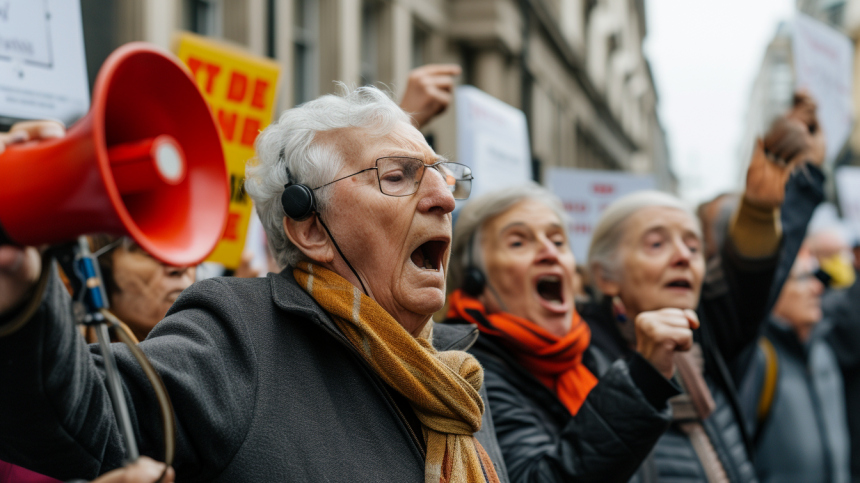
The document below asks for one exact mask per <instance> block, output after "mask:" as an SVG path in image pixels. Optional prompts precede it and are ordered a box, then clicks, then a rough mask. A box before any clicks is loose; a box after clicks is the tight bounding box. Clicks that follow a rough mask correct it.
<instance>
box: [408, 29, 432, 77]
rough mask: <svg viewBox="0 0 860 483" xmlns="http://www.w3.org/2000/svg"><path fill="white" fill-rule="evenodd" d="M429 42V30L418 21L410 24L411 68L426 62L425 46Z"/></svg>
mask: <svg viewBox="0 0 860 483" xmlns="http://www.w3.org/2000/svg"><path fill="white" fill-rule="evenodd" d="M429 44H430V30H429V29H428V28H426V27H424V26H423V25H421V24H420V23H418V22H413V24H412V68H413V69H414V68H416V67H421V66H422V65H424V64H426V63H427V57H428V56H427V48H428V45H429Z"/></svg>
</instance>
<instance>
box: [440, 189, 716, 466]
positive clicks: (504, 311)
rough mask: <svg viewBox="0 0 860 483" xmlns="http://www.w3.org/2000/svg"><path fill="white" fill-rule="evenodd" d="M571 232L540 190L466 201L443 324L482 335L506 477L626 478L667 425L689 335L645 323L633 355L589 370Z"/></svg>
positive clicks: (677, 326) (675, 327) (681, 328)
mask: <svg viewBox="0 0 860 483" xmlns="http://www.w3.org/2000/svg"><path fill="white" fill-rule="evenodd" d="M566 226H567V223H566V217H565V214H564V211H563V209H562V208H561V204H560V202H559V201H558V199H557V198H556V197H555V196H554V195H552V194H551V193H549V192H548V191H546V190H545V189H543V188H541V187H539V186H537V185H526V186H521V187H516V188H508V189H505V190H504V191H498V192H495V193H491V194H487V195H484V196H483V197H481V198H478V199H476V200H474V201H473V202H471V203H469V204H468V205H467V206H465V207H464V208H463V210H462V212H461V213H460V215H459V217H458V220H457V225H456V228H455V230H454V245H453V252H452V259H451V264H450V266H451V271H450V274H449V284H451V285H452V287H453V288H454V289H455V290H454V291H453V293H452V294H451V295H450V298H449V306H450V310H449V314H448V315H449V321H451V322H453V321H458V322H460V321H467V322H471V323H473V324H475V325H476V326H477V327H478V329H479V330H480V331H481V336H480V337H479V338H478V341H477V342H476V343H475V346H474V347H473V348H472V349H471V350H470V352H472V354H474V355H475V356H476V357H477V358H478V360H479V361H480V362H481V365H482V366H483V367H484V370H485V384H486V388H487V392H488V397H489V402H490V408H491V410H492V415H493V422H494V425H495V428H496V434H497V436H498V439H499V444H500V446H501V448H502V454H503V456H504V459H505V464H506V466H507V468H508V472H509V475H510V477H511V481H534V482H537V481H541V482H544V481H571V480H575V481H603V482H605V481H625V480H627V479H628V478H629V477H630V475H631V474H632V473H633V472H634V471H635V470H636V469H637V468H638V467H639V464H640V463H641V461H642V460H643V458H645V456H646V455H647V454H648V452H649V451H650V450H651V448H652V446H653V445H654V443H655V442H656V441H657V439H658V438H659V437H660V435H662V434H663V431H664V430H665V429H666V427H667V425H668V423H669V420H670V413H669V410H668V405H667V400H668V398H669V397H671V396H673V395H675V394H677V393H678V392H679V391H678V388H677V387H676V386H675V385H674V384H672V383H671V382H670V381H669V380H668V377H670V376H671V374H672V367H673V362H672V360H673V354H674V353H675V351H676V350H685V349H687V348H689V347H690V345H691V344H692V331H691V330H690V323H689V322H688V320H687V319H686V318H683V317H681V319H680V320H672V321H663V320H658V321H651V320H645V321H643V324H642V330H643V331H644V333H645V335H643V337H642V347H641V350H640V351H639V352H638V353H637V354H636V355H634V356H633V357H631V358H629V359H627V360H619V361H617V362H615V363H612V364H609V365H607V366H606V367H601V366H600V365H598V364H596V363H597V362H598V361H596V360H594V358H593V357H592V354H591V353H590V352H589V350H588V348H589V341H590V329H589V327H588V325H587V324H586V323H585V322H584V321H583V320H582V319H581V318H580V317H579V316H578V314H577V312H576V310H575V308H574V301H573V298H574V293H575V288H576V287H575V283H576V281H575V271H574V267H575V263H574V258H573V253H572V252H571V250H570V246H569V244H568V239H567V232H566V229H565V227H566ZM700 271H704V264H701V267H700ZM481 279H483V282H482V281H481ZM694 323H695V322H694ZM598 376H599V380H598Z"/></svg>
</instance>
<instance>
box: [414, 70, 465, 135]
mask: <svg viewBox="0 0 860 483" xmlns="http://www.w3.org/2000/svg"><path fill="white" fill-rule="evenodd" d="M461 70H462V69H460V66H459V65H456V64H427V65H424V66H421V67H418V68H416V69H413V70H412V71H411V72H410V73H409V80H408V83H407V84H406V93H405V94H403V99H402V100H401V101H400V107H401V108H402V109H403V110H404V111H406V112H407V113H409V114H411V115H412V124H413V125H414V126H415V127H416V128H419V129H420V128H421V127H422V126H423V125H425V124H427V123H428V122H430V120H431V119H433V118H434V117H436V116H437V115H439V114H441V113H442V111H444V110H445V109H446V108H447V107H448V104H450V103H451V99H452V96H453V94H452V93H451V91H452V90H453V89H454V76H457V75H460V72H461Z"/></svg>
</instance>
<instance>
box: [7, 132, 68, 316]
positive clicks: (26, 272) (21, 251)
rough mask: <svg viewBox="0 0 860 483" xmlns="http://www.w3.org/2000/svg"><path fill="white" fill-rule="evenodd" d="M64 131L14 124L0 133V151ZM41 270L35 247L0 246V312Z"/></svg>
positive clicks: (12, 304) (13, 304)
mask: <svg viewBox="0 0 860 483" xmlns="http://www.w3.org/2000/svg"><path fill="white" fill-rule="evenodd" d="M65 134H66V131H65V128H63V125H62V124H60V123H58V122H55V121H26V122H21V123H17V124H15V125H14V126H12V129H11V130H9V132H8V133H2V134H0V154H2V153H3V151H5V150H6V147H7V146H9V145H12V144H16V143H21V142H26V141H32V140H43V139H55V138H60V137H63V136H64V135H65ZM0 163H2V157H0ZM34 169H36V167H34ZM0 224H2V220H0ZM41 269H42V265H41V259H40V257H39V252H38V251H37V250H36V249H35V248H32V247H29V248H27V247H19V246H14V245H0V315H2V314H5V313H6V312H8V311H9V310H11V309H13V308H15V307H16V306H17V305H18V304H20V303H21V302H23V301H24V298H25V297H26V295H27V293H28V292H29V291H30V289H31V288H32V287H33V286H34V285H35V284H36V282H37V281H38V279H39V272H40V270H41Z"/></svg>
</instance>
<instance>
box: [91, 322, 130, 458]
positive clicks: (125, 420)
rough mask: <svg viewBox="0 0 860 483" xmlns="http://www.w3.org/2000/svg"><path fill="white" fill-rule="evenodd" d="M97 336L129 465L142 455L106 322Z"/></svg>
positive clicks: (101, 325) (109, 391)
mask: <svg viewBox="0 0 860 483" xmlns="http://www.w3.org/2000/svg"><path fill="white" fill-rule="evenodd" d="M96 336H98V339H99V347H100V348H101V352H102V356H103V357H104V360H105V382H106V383H107V387H108V393H109V394H110V399H111V402H112V403H113V409H114V413H115V414H116V421H117V424H119V429H120V432H121V433H122V436H123V439H124V440H125V459H126V462H127V463H129V462H132V461H134V460H136V459H137V458H138V456H140V453H139V451H138V449H137V440H135V439H134V432H133V431H132V430H131V417H130V416H129V414H128V406H127V405H126V402H125V396H123V394H122V389H121V388H122V383H121V382H120V379H119V371H118V370H117V367H116V360H115V359H114V357H113V352H111V349H110V336H109V335H108V329H107V324H106V323H105V322H104V320H103V321H102V323H99V324H98V325H96Z"/></svg>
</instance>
